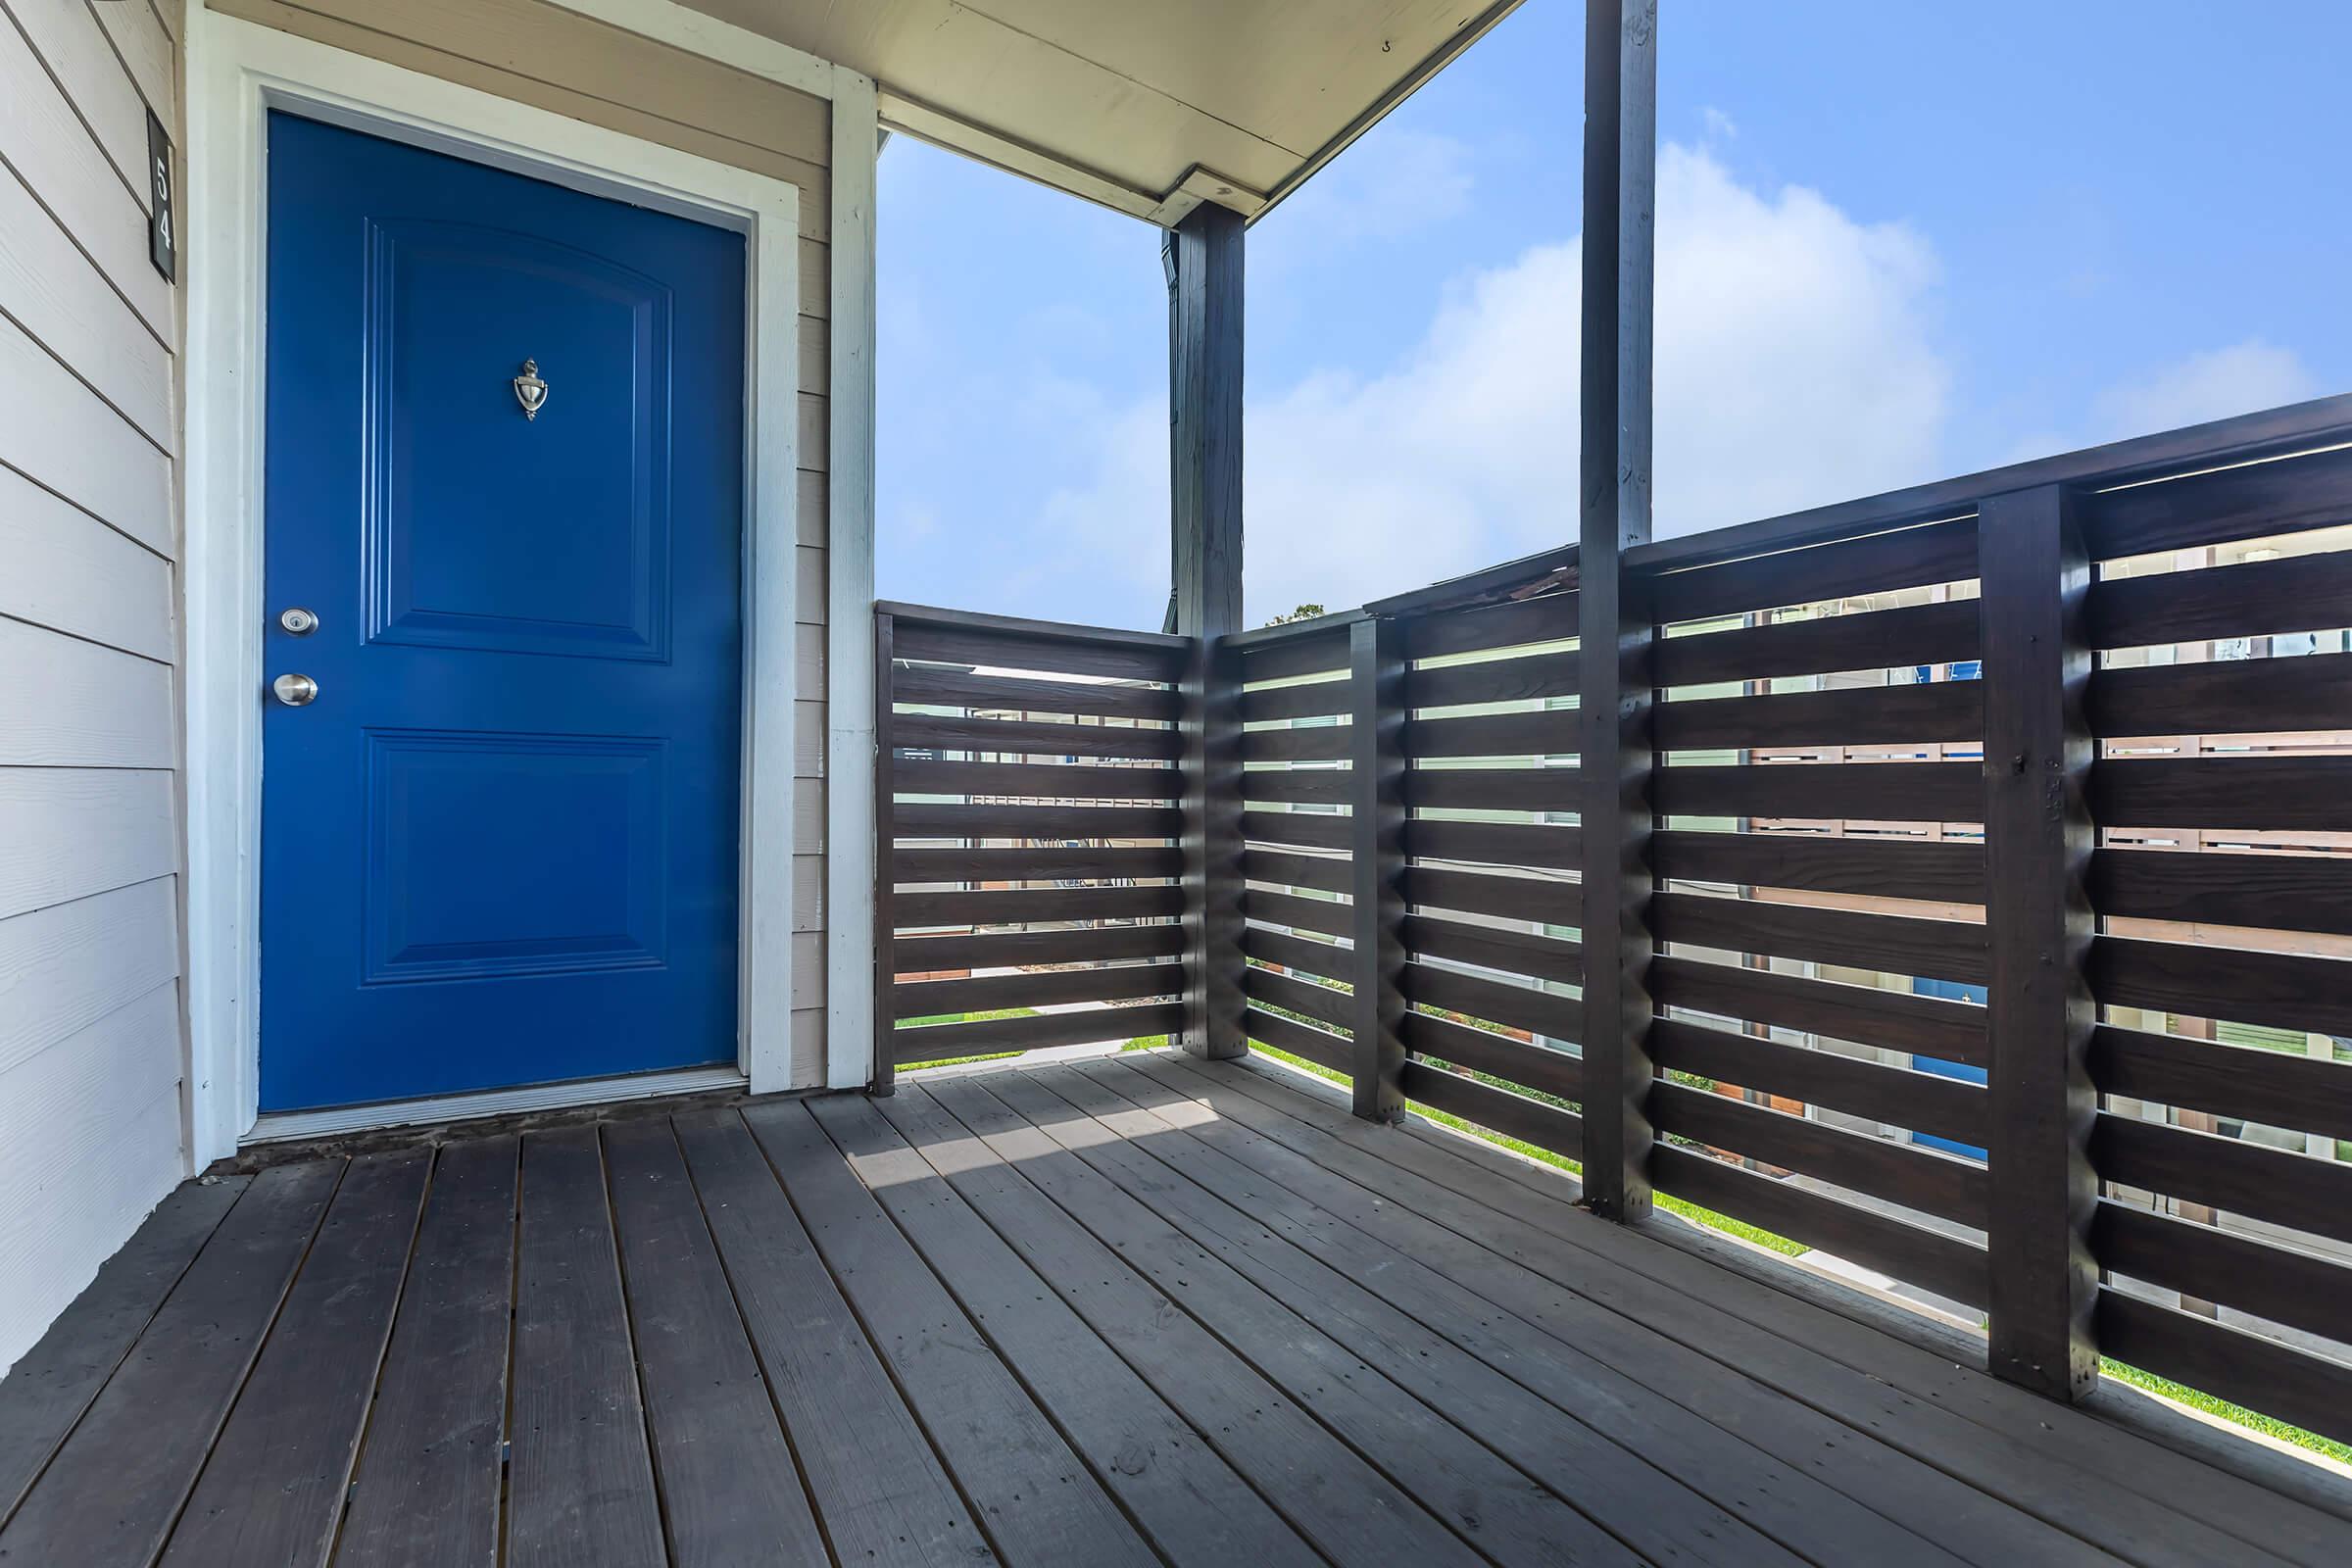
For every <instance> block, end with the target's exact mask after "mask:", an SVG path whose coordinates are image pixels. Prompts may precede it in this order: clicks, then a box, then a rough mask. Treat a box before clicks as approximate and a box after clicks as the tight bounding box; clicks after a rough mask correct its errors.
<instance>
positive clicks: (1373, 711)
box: [1348, 615, 1405, 1121]
mask: <svg viewBox="0 0 2352 1568" xmlns="http://www.w3.org/2000/svg"><path fill="white" fill-rule="evenodd" d="M1404 670H1405V659H1404V627H1403V625H1402V623H1400V622H1398V621H1397V620H1395V619H1393V618H1391V617H1389V616H1386V615H1374V616H1367V617H1366V618H1364V619H1362V620H1359V621H1357V622H1356V623H1355V624H1354V625H1352V626H1350V627H1349V628H1348V703H1349V709H1350V711H1349V715H1348V716H1349V721H1350V724H1351V726H1352V727H1351V730H1350V733H1349V736H1348V759H1349V761H1350V763H1351V764H1352V766H1353V768H1354V774H1353V776H1352V778H1351V779H1350V780H1349V788H1350V795H1349V802H1348V805H1349V809H1350V810H1352V811H1353V812H1354V813H1355V814H1354V821H1353V823H1352V825H1351V831H1350V834H1349V848H1350V849H1351V850H1352V851H1353V852H1354V866H1353V882H1352V884H1351V887H1350V891H1351V892H1352V894H1353V896H1354V899H1355V914H1354V922H1355V923H1354V929H1353V937H1354V942H1355V955H1354V966H1353V969H1352V971H1351V975H1352V978H1353V980H1354V983H1355V1000H1354V1005H1353V1006H1352V1007H1351V1008H1350V1009H1349V1012H1348V1019H1349V1028H1350V1030H1351V1031H1352V1033H1353V1035H1354V1038H1355V1047H1354V1057H1355V1060H1354V1079H1355V1113H1356V1114H1357V1115H1358V1116H1362V1117H1365V1118H1367V1119H1368V1120H1371V1121H1395V1120H1396V1119H1397V1117H1398V1116H1400V1115H1401V1114H1403V1111H1404V1091H1403V1089H1402V1087H1401V1080H1402V1078H1403V1074H1404V1042H1403V1039H1402V1036H1401V1034H1400V1031H1401V1029H1402V1028H1403V1024H1404V822H1405V804H1404V768H1405V760H1404V712H1405V710H1404Z"/></svg>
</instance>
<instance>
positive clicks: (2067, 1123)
mask: <svg viewBox="0 0 2352 1568" xmlns="http://www.w3.org/2000/svg"><path fill="white" fill-rule="evenodd" d="M1977 556H1978V576H1979V579H1980V581H1981V583H1982V585H1983V594H1984V598H1983V601H1982V608H1981V609H1980V611H1979V613H1980V615H1981V616H1982V618H1983V626H1984V639H1983V640H1984V666H1983V674H1984V680H1985V921H1986V923H1987V926H1988V930H1987V932H1986V939H1987V943H1988V945H1989V948H1990V952H1991V965H1990V984H1989V987H1988V989H1987V998H1986V1026H1987V1028H1988V1030H1989V1032H1990V1036H1991V1047H1992V1065H1991V1069H1990V1073H1989V1079H1988V1082H1987V1084H1986V1093H1987V1095H1988V1096H1989V1097H1990V1098H1989V1101H1988V1103H1987V1107H1986V1108H1987V1110H1988V1111H1989V1113H1990V1124H1991V1133H1990V1143H1989V1145H1988V1148H1987V1156H1988V1164H1989V1166H1990V1171H1989V1177H1990V1182H1991V1203H1990V1205H1989V1208H1990V1212H1991V1229H1990V1232H1989V1235H1988V1237H1987V1241H1988V1243H1989V1246H1988V1247H1987V1249H1986V1268H1987V1271H1988V1278H1987V1281H1986V1293H1987V1294H1986V1297H1985V1302H1986V1306H1987V1308H1988V1317H1989V1321H1990V1326H1989V1331H1988V1332H1989V1345H1988V1360H1989V1364H1990V1366H1991V1369H1992V1371H1993V1372H1994V1373H1995V1374H1996V1375H1998V1376H2000V1377H2002V1378H2005V1379H2007V1380H2008V1381H2010V1382H2012V1383H2017V1384H2021V1385H2023V1386H2024V1387H2027V1388H2030V1389H2033V1390H2034V1391H2035V1392H2036V1393H2040V1394H2046V1395H2049V1396H2052V1397H2056V1398H2061V1399H2078V1398H2081V1397H2082V1396H2083V1395H2085V1394H2087V1393H2089V1392H2090V1390H2091V1389H2092V1388H2093V1387H2095V1386H2096V1384H2097V1382H2098V1371H2099V1357H2098V1346H2097V1343H2096V1341H2095V1339H2094V1338H2093V1334H2092V1312H2093V1307H2094V1306H2095V1304H2096V1301H2097V1298H2098V1287H2099V1280H2098V1268H2097V1265H2096V1263H2095V1261H2094V1260H2093V1257H2092V1254H2091V1250H2090V1241H2089V1228H2090V1223H2091V1219H2092V1214H2093V1210H2094V1209H2095V1208H2096V1207H2097V1204H2098V1196H2099V1189H2098V1179H2097V1177H2096V1175H2095V1174H2094V1173H2093V1171H2092V1169H2091V1165H2090V1157H2089V1153H2088V1146H2089V1139H2090V1133H2091V1125H2092V1123H2093V1121H2094V1120H2095V1119H2096V1117H2097V1114H2098V1094H2097V1092H2096V1090H2095V1089H2094V1088H2093V1087H2092V1085H2091V1078H2090V1071H2089V1067H2088V1063H2087V1054H2088V1051H2089V1047H2090V1038H2091V1033H2092V1030H2093V1027H2094V1025H2095V1023H2096V1021H2097V1016H2098V1010H2097V1007H2096V1005H2094V1003H2093V1002H2092V1000H2091V993H2090V984H2089V979H2088V976H2087V972H2086V968H2085V965H2086V963H2087V960H2088V958H2089V956H2090V944H2091V939H2092V936H2093V934H2094V932H2095V930H2096V928H2097V921H2096V918H2095V917H2094V915H2093V914H2092V911H2091V906H2090V898H2089V894H2088V892H2087V891H2086V885H2085V878H2086V876H2087V873H2088V871H2089V866H2090V856H2091V851H2092V849H2093V847H2094V843H2095V838H2096V834H2095V831H2094V828H2093V824H2092V821H2091V816H2090V809H2089V806H2088V804H2087V799H2086V787H2087V785H2088V783H2089V778H2090V768H2091V763H2092V760H2093V759H2094V757H2095V755H2096V746H2095V744H2094V743H2093V741H2092V739H2091V733H2090V725H2089V722H2088V720H2087V719H2086V718H2085V717H2084V714H2083V706H2082V704H2083V692H2084V689H2085V687H2086V686H2087V685H2088V683H2089V679H2090V669H2091V651H2090V647H2089V643H2088V641H2087V638H2086V636H2085V632H2084V625H2083V609H2084V604H2085V601H2086V599H2087V597H2088V592H2089V587H2090V562H2089V559H2088V556H2087V554H2086V553H2085V551H2084V548H2083V542H2082V529H2081V527H2080V525H2079V523H2078V521H2077V519H2076V517H2075V515H2074V506H2073V500H2072V497H2071V496H2070V494H2069V493H2068V492H2067V491H2066V490H2065V489H2064V488H2062V487H2061V486H2057V485H2045V486H2042V487H2040V488H2038V489H2034V490H2023V491H2017V492H2014V493H2011V494H2008V495H2000V496H1994V497H1991V498H1989V499H1987V500H1985V502H1984V503H1983V504H1982V505H1981V506H1980V507H1979V509H1978V521H1977Z"/></svg>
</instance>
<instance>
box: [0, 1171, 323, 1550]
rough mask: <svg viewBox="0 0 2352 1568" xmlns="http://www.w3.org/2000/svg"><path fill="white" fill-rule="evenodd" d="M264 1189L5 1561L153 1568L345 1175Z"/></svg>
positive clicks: (103, 1410)
mask: <svg viewBox="0 0 2352 1568" xmlns="http://www.w3.org/2000/svg"><path fill="white" fill-rule="evenodd" d="M343 1164H344V1162H343V1161H342V1160H340V1159H320V1160H311V1161H307V1162H305V1163H303V1164H298V1165H281V1166H278V1167H277V1168H276V1169H274V1170H267V1171H264V1172H262V1173H261V1174H260V1175H259V1176H256V1177H255V1178H254V1179H253V1184H252V1185H251V1186H250V1187H248V1188H246V1189H245V1192H244V1195H243V1196H242V1197H241V1198H239V1199H238V1200H237V1202H236V1206H235V1207H233V1208H231V1209H230V1210H229V1211H228V1214H227V1216H226V1217H225V1218H223V1219H222V1220H221V1227H220V1229H218V1230H216V1231H215V1232H214V1233H213V1237H212V1240H211V1241H209V1242H207V1243H206V1244H205V1248H204V1250H203V1251H201V1252H199V1253H197V1254H196V1261H195V1262H193V1263H191V1264H190V1265H188V1270H187V1272H186V1273H185V1274H183V1275H181V1276H180V1280H179V1283H178V1285H176V1286H175V1287H174V1288H173V1289H172V1294H171V1295H170V1296H168V1297H166V1298H165V1299H164V1304H163V1307H162V1308H161V1310H159V1311H158V1312H157V1313H156V1314H155V1319H154V1321H153V1322H151V1323H149V1324H148V1326H147V1331H146V1333H144V1334H142V1335H141V1336H140V1337H139V1340H138V1343H137V1344H136V1345H134V1346H133V1347H132V1348H131V1352H130V1354H129V1355H128V1356H127V1357H126V1358H125V1359H124V1360H123V1365H122V1366H121V1367H120V1368H118V1369H117V1370H116V1372H115V1375H114V1376H113V1377H112V1378H111V1379H109V1380H108V1382H107V1385H106V1387H105V1388H104V1389H102V1390H100V1391H99V1394H98V1397H97V1398H96V1399H95V1400H93V1401H92V1402H91V1405H90V1408H89V1410H88V1411H87V1413H85V1414H84V1415H83V1416H82V1418H81V1423H80V1425H78V1426H76V1427H75V1428H74V1429H73V1435H72V1436H71V1437H69V1438H67V1440H66V1442H65V1446H63V1447H62V1448H60V1449H59V1450H58V1453H57V1456H56V1457H55V1458H54V1459H53V1460H51V1461H50V1464H49V1469H48V1472H47V1473H46V1474H45V1475H43V1476H42V1477H41V1480H40V1483H39V1485H37V1486H35V1487H34V1488H33V1489H32V1492H31V1495H28V1496H27V1497H25V1501H24V1504H23V1505H22V1506H21V1507H20V1508H19V1509H18V1510H17V1514H16V1517H15V1518H13V1519H11V1520H10V1521H9V1523H8V1527H7V1528H6V1529H5V1530H0V1562H7V1563H10V1564H12V1565H13V1564H16V1563H40V1564H51V1563H56V1564H67V1563H71V1564H73V1565H74V1568H114V1565H116V1564H125V1565H144V1564H146V1563H148V1562H151V1561H152V1560H153V1559H154V1557H155V1554H156V1552H158V1551H160V1550H161V1549H162V1548H163V1544H164V1538H165V1536H166V1535H167V1534H168V1533H169V1532H170V1531H171V1528H172V1520H173V1519H174V1518H175V1517H177V1515H178V1513H179V1508H180V1504H181V1503H182V1502H184V1501H185V1500H186V1498H187V1495H188V1489H189V1488H190V1487H191V1486H193V1485H194V1484H195V1481H196V1473H197V1471H198V1469H199V1468H200V1467H201V1466H202V1465H203V1463H204V1456H205V1454H206V1452H207V1450H209V1449H210V1448H211V1446H212V1443H213V1439H214V1437H215V1435H216V1434H218V1433H219V1431H220V1430H221V1421H222V1420H223V1419H224V1418H225V1417H226V1415H227V1413H228V1407H229V1403H230V1401H231V1400H233V1399H234V1398H235V1397H236V1394H237V1390H238V1389H239V1388H241V1387H242V1386H243V1385H244V1382H245V1374H246V1373H247V1371H248V1370H250V1369H251V1367H252V1365H253V1358H254V1356H255V1355H256V1354H257V1353H258V1352H259V1351H260V1349H261V1347H262V1340H263V1337H264V1336H265V1335H266V1334H267V1333H268V1332H269V1329H270V1320H271V1318H272V1317H274V1316H275V1314H276V1312H277V1308H278V1303H279V1302H280V1301H281V1300H282V1299H284V1297H285V1294H286V1287H287V1285H288V1284H289V1283H291V1281H292V1280H293V1278H294V1271H295V1269H296V1268H297V1267H298V1266H299V1265H300V1264H301V1262H302V1255H303V1252H304V1250H306V1249H307V1248H308V1247H309V1246H310V1244H311V1237H312V1235H313V1233H314V1232H316V1231H317V1229H318V1227H319V1218H320V1216H321V1215H323V1214H324V1213H325V1212H326V1205H327V1201H328V1200H329V1199H330V1198H331V1197H332V1196H333V1194H334V1190H335V1184H336V1182H337V1181H338V1180H340V1179H341V1177H342V1175H343Z"/></svg>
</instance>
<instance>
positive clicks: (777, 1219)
mask: <svg viewBox="0 0 2352 1568" xmlns="http://www.w3.org/2000/svg"><path fill="white" fill-rule="evenodd" d="M673 1122H674V1125H675V1126H676V1128H677V1133H678V1142H679V1144H680V1146H681V1147H682V1148H683V1149H684V1150H685V1152H686V1164H687V1168H688V1170H689V1171H690V1172H691V1173H692V1175H693V1178H694V1184H695V1189H696V1191H697V1192H698V1193H699V1194H700V1195H701V1197H702V1201H703V1212H704V1213H705V1215H706V1216H707V1217H708V1218H709V1220H710V1223H711V1237H712V1239H713V1240H714V1241H715V1242H716V1243H717V1244H718V1252H719V1256H720V1257H721V1258H722V1259H723V1260H724V1261H725V1263H726V1268H727V1276H728V1278H729V1280H730V1281H731V1282H732V1283H733V1285H734V1287H735V1300H736V1304H737V1305H738V1306H739V1307H740V1308H741V1310H742V1313H743V1319H744V1325H745V1327H746V1328H747V1329H749V1330H750V1332H751V1337H752V1344H753V1345H754V1347H755V1348H757V1349H758V1350H759V1352H760V1365H761V1366H762V1368H763V1369H764V1370H765V1372H766V1375H767V1381H768V1386H769V1388H770V1389H772V1390H773V1391H774V1394H775V1398H776V1402H777V1405H778V1407H779V1408H780V1409H781V1410H782V1412H783V1415H784V1423H785V1428H786V1430H787V1431H788V1432H790V1433H791V1435H792V1440H793V1444H794V1446H795V1448H796V1449H797V1450H798V1452H799V1453H800V1456H801V1462H802V1468H803V1471H804V1473H805V1474H806V1475H807V1477H808V1483H809V1495H810V1497H811V1498H812V1499H813V1500H814V1502H815V1504H816V1511H817V1517H818V1518H819V1519H820V1520H822V1521H823V1524H824V1529H825V1534H826V1537H827V1539H829V1540H830V1541H831V1542H832V1544H833V1549H834V1553H835V1555H836V1557H837V1559H838V1560H839V1561H841V1562H842V1563H844V1564H859V1565H864V1564H880V1565H885V1568H899V1565H907V1568H949V1565H956V1568H971V1565H973V1564H976V1563H985V1562H994V1561H995V1560H997V1559H996V1554H995V1552H994V1551H992V1550H991V1549H990V1548H989V1545H988V1542H987V1538H986V1537H985V1536H984V1535H983V1534H982V1532H981V1530H980V1527H979V1525H978V1524H977V1523H976V1522H975V1521H974V1520H973V1518H972V1516H971V1514H970V1512H969V1511H968V1510H967V1509H966V1508H965V1507H964V1504H963V1501H962V1499H961V1498H960V1497H958V1496H957V1495H956V1489H955V1486H954V1484H953V1483H952V1482H950V1481H949V1479H948V1476H947V1472H946V1471H945V1470H944V1469H943V1468H942V1467H941V1465H940V1462H939V1456H938V1455H937V1454H935V1453H933V1452H932V1451H931V1445H930V1443H929V1441H928V1440H927V1439H925V1438H924V1436H923V1432H922V1428H921V1427H920V1426H919V1425H917V1424H916V1422H915V1419H914V1417H913V1416H912V1415H911V1414H909V1413H908V1411H907V1405H906V1402H905V1401H904V1400H902V1399H901V1398H900V1397H899V1392H898V1390H897V1389H896V1388H894V1387H893V1386H892V1384H891V1381H890V1376H889V1374H888V1373H887V1372H885V1371H884V1370H883V1368H882V1362H881V1358H880V1357H879V1356H878V1355H877V1354H876V1353H875V1351H874V1348H873V1347H872V1345H870V1344H869V1343H867V1341H866V1337H865V1333H864V1331H863V1330H862V1329H861V1328H859V1327H858V1319H857V1316H856V1314H855V1313H853V1312H852V1311H851V1310H850V1307H849V1303H848V1302H847V1301H845V1300H843V1299H842V1297H841V1292H840V1290H839V1289H838V1288H837V1287H836V1286H835V1284H834V1282H833V1277H832V1276H831V1275H830V1274H829V1273H827V1272H826V1270H825V1265H824V1263H823V1261H822V1260H821V1259H820V1258H819V1257H818V1256H817V1252H816V1248H815V1245H814V1244H813V1243H811V1242H810V1241H809V1233H808V1232H807V1231H806V1230H805V1229H803V1228H802V1225H801V1221H800V1219H799V1217H798V1216H797V1215H796V1214H794V1212H793V1209H792V1204H791V1202H790V1201H788V1200H787V1199H786V1198H785V1196H784V1190H783V1189H782V1188H781V1187H779V1186H778V1185H777V1184H776V1180H775V1175H774V1173H773V1172H772V1171H771V1170H769V1168H768V1166H767V1162H766V1160H765V1159H764V1158H762V1157H761V1155H760V1150H759V1147H758V1146H757V1145H756V1144H754V1143H753V1142H752V1136H751V1132H750V1130H749V1129H748V1128H746V1127H745V1126H744V1124H743V1118H742V1117H741V1116H739V1115H737V1114H736V1113H735V1112H734V1111H731V1110H713V1111H706V1112H699V1113H696V1114H691V1115H682V1116H678V1117H676V1118H674V1119H673Z"/></svg>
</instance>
